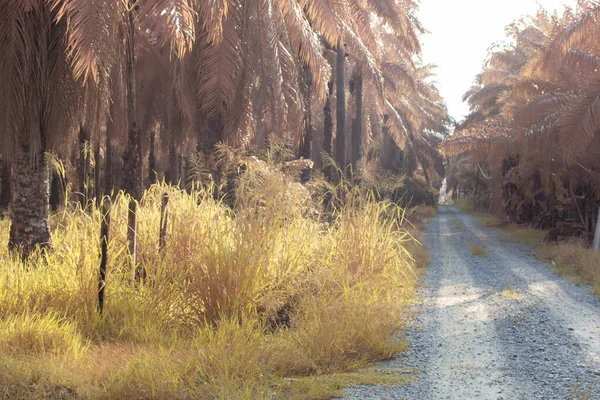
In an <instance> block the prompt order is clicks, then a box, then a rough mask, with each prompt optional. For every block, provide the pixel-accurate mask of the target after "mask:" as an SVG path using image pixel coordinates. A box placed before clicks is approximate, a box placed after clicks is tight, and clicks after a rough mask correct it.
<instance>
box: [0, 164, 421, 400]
mask: <svg viewBox="0 0 600 400" xmlns="http://www.w3.org/2000/svg"><path fill="white" fill-rule="evenodd" d="M259 175H260V176H259V177H257V175H254V176H253V175H252V174H249V175H248V176H247V177H246V178H245V179H248V181H243V182H241V184H242V185H244V186H243V190H246V191H249V190H252V189H251V188H252V187H253V185H254V187H259V188H261V190H264V189H265V188H266V189H268V190H269V191H272V192H273V193H271V194H269V193H264V195H263V196H261V197H259V196H256V197H254V203H250V202H248V201H246V202H244V203H240V204H238V205H237V207H236V209H235V210H234V211H232V210H229V209H228V208H226V207H224V206H223V205H221V204H220V203H218V202H215V201H214V200H212V196H210V195H208V194H206V193H199V194H193V195H190V194H187V193H185V192H182V191H178V190H174V189H173V188H170V187H167V186H161V185H157V186H154V187H152V188H151V189H150V191H148V193H146V195H145V197H144V199H143V200H142V201H141V204H140V208H139V209H140V212H139V216H138V219H139V225H138V246H139V254H138V260H139V263H140V265H141V266H142V267H144V268H145V270H146V272H147V274H148V277H147V280H146V282H145V283H144V284H141V283H135V282H133V281H132V271H131V270H130V269H129V267H128V256H127V252H126V248H127V240H126V224H125V220H126V215H127V213H126V210H127V204H128V199H127V198H126V197H124V196H120V197H118V198H117V199H116V200H115V201H114V204H113V208H112V214H111V218H112V222H113V223H112V226H111V240H110V243H109V249H110V259H109V264H108V276H107V285H106V303H105V309H104V313H103V315H99V314H98V312H97V306H96V301H97V300H96V299H97V288H98V283H97V275H98V263H99V255H98V254H99V238H98V233H99V226H100V218H101V216H100V213H99V212H98V210H96V209H90V210H87V212H86V213H84V212H82V211H81V210H79V209H67V210H64V211H62V212H60V213H59V214H57V215H54V216H53V217H52V220H51V225H52V230H53V241H54V242H53V244H54V250H52V251H50V252H49V253H48V254H47V255H46V257H45V259H44V258H43V257H42V256H40V255H34V256H33V258H31V259H30V260H29V262H27V263H25V264H23V263H22V262H21V261H20V260H19V259H17V258H15V257H13V256H12V255H10V254H9V252H8V250H7V248H6V243H7V239H8V237H7V235H8V223H7V222H6V221H3V222H0V224H2V229H1V230H0V243H1V244H2V245H1V247H0V262H1V263H2V266H3V267H2V268H1V269H0V321H1V322H0V397H2V398H11V399H13V398H15V399H17V398H22V399H38V398H40V399H41V398H65V399H69V398H98V399H104V398H106V399H114V398H138V399H164V398H170V399H181V398H197V399H214V398H220V399H256V398H314V399H321V398H322V399H326V398H329V397H331V396H333V395H335V394H336V393H339V390H340V387H341V386H343V385H345V384H349V383H360V382H367V383H368V382H373V381H378V382H388V383H391V382H395V383H398V382H399V380H398V378H395V377H392V378H391V377H389V376H385V375H381V374H374V373H373V372H372V371H369V370H366V371H362V372H352V371H356V370H357V369H358V368H362V367H365V366H367V365H369V364H370V363H372V362H373V361H376V360H382V359H387V358H390V357H392V356H393V355H394V354H395V353H396V352H398V351H400V350H402V349H403V348H404V347H405V343H403V342H402V341H398V340H395V339H393V334H394V333H396V332H398V331H399V330H400V329H401V328H402V327H403V323H404V321H405V320H406V318H404V317H405V313H406V312H407V311H406V310H407V307H406V305H407V304H408V303H410V302H411V300H412V298H413V296H414V287H415V284H416V282H417V280H418V271H419V269H420V268H421V267H423V266H424V265H425V264H426V263H427V254H426V250H425V249H424V248H423V246H421V245H419V244H418V243H416V242H415V241H414V240H413V238H412V235H411V234H410V233H409V232H408V231H406V230H404V229H403V228H400V229H399V216H401V215H403V213H402V212H401V210H398V209H396V208H395V206H393V205H390V204H386V203H376V202H373V201H369V200H367V199H365V198H364V197H362V196H359V195H357V194H353V193H348V196H347V201H346V203H345V206H344V207H343V208H341V209H340V211H339V213H338V214H337V217H336V219H335V221H334V222H333V223H331V224H322V223H321V222H319V220H318V218H314V217H312V216H311V213H312V212H313V211H312V210H313V209H314V208H316V207H311V206H309V207H307V204H306V201H307V200H306V199H307V196H306V194H305V192H304V191H303V188H302V187H301V186H298V185H297V184H296V183H294V182H293V181H291V180H289V179H287V178H282V177H281V176H276V177H275V176H270V175H269V174H268V171H267V172H265V171H262V172H261V173H260V174H259ZM258 178H260V180H259V181H260V182H261V184H260V185H257V181H252V180H253V179H255V180H257V179H258ZM165 191H167V192H169V194H170V204H171V216H172V220H171V224H170V231H169V241H168V244H167V248H166V250H165V252H164V253H163V254H159V252H158V231H159V229H158V228H159V221H160V202H161V195H162V193H163V192H165ZM246 198H247V199H248V198H252V197H251V195H250V194H249V193H248V192H246ZM298 198H302V201H298ZM286 204H289V205H290V206H289V207H286V206H285V205H286ZM411 229H413V228H411ZM413 233H414V232H413ZM278 324H283V325H284V327H283V328H277V326H278ZM324 374H325V375H324ZM400 380H402V379H400ZM304 394H305V395H304Z"/></svg>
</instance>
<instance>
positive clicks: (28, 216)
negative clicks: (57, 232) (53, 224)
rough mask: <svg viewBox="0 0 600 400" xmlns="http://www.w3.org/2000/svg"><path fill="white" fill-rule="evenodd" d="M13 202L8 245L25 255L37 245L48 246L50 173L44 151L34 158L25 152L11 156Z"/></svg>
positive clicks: (49, 241) (49, 243)
mask: <svg viewBox="0 0 600 400" xmlns="http://www.w3.org/2000/svg"><path fill="white" fill-rule="evenodd" d="M13 166H14V174H13V176H12V178H13V179H12V181H13V182H12V184H13V185H12V202H11V205H10V217H11V220H12V223H11V226H10V236H9V241H8V247H9V249H11V250H20V251H22V255H23V256H24V257H26V256H27V255H29V253H31V251H32V250H33V249H35V247H36V246H38V245H42V246H50V245H51V239H50V230H49V228H48V213H49V202H48V196H49V186H50V185H49V173H48V162H47V160H46V157H45V156H44V153H43V152H40V153H39V154H37V157H36V159H35V160H33V158H32V154H31V153H30V152H28V151H26V152H22V153H20V154H17V155H16V156H15V157H14V158H13Z"/></svg>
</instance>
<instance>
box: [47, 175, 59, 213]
mask: <svg viewBox="0 0 600 400" xmlns="http://www.w3.org/2000/svg"><path fill="white" fill-rule="evenodd" d="M49 202H50V210H52V211H53V212H54V211H56V210H58V206H59V205H60V176H59V175H58V174H57V173H56V172H51V173H50V200H49Z"/></svg>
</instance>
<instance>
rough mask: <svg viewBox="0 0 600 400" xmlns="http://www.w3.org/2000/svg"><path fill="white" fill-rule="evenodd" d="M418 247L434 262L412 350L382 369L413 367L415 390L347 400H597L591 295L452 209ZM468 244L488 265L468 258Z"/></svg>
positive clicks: (595, 316) (380, 390)
mask: <svg viewBox="0 0 600 400" xmlns="http://www.w3.org/2000/svg"><path fill="white" fill-rule="evenodd" d="M457 226H460V227H461V228H462V230H461V229H457ZM422 240H423V242H424V244H425V245H426V246H427V247H428V249H429V252H430V256H431V259H432V260H433V261H432V263H431V265H430V266H429V268H428V271H427V273H426V274H425V276H424V278H423V286H422V288H421V289H420V294H419V298H420V301H419V304H418V305H417V307H419V309H418V312H417V313H416V314H415V317H414V321H412V322H411V324H410V328H409V330H408V331H407V332H406V336H407V340H408V341H409V342H410V346H409V348H408V349H407V351H406V352H404V353H402V354H399V355H398V356H397V357H396V358H395V359H393V360H391V361H389V362H386V363H382V364H381V365H380V366H379V368H380V369H381V370H382V372H385V370H386V369H389V370H390V371H392V373H393V371H397V370H401V369H404V370H406V369H407V368H414V369H415V370H416V371H418V372H416V374H415V375H416V376H415V379H414V382H413V383H411V384H407V385H403V386H397V387H386V386H380V385H360V386H356V387H353V388H350V389H348V390H347V391H346V398H349V399H364V400H369V399H410V400H437V399H452V400H468V399H478V400H479V399H494V400H499V399H507V400H508V399H522V400H532V399H536V400H537V399H540V400H541V399H543V400H552V399H561V400H563V399H584V398H585V399H598V400H600V390H598V389H599V387H598V384H599V383H600V302H599V301H598V299H597V298H596V297H595V296H594V295H593V294H591V293H590V291H589V288H586V287H580V286H576V285H575V284H573V283H570V282H567V281H565V280H564V279H563V278H562V277H560V276H558V275H557V274H555V273H554V272H553V271H552V270H551V269H550V268H548V267H547V266H546V265H544V264H543V263H542V262H540V261H539V260H537V259H536V258H535V257H534V256H533V254H532V248H531V247H529V246H527V245H524V244H520V243H513V242H509V241H506V240H503V235H502V233H501V232H500V231H498V230H494V229H490V228H486V227H482V226H480V225H479V224H478V223H477V222H476V221H475V220H474V219H473V218H472V217H471V216H469V215H468V214H466V213H464V212H460V211H458V210H456V209H455V208H453V207H450V206H440V209H439V213H438V216H437V217H436V218H434V219H433V220H432V221H431V222H430V223H429V225H428V228H427V230H426V231H425V232H424V234H423V235H422ZM473 244H475V245H479V246H482V247H484V248H485V249H486V251H487V256H486V257H481V256H476V255H473V254H472V253H471V251H470V246H471V245H473ZM599 268H600V266H599ZM586 391H587V392H588V393H589V397H584V394H585V392H586Z"/></svg>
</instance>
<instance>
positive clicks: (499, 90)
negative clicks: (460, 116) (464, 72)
mask: <svg viewBox="0 0 600 400" xmlns="http://www.w3.org/2000/svg"><path fill="white" fill-rule="evenodd" d="M599 16H600V4H598V3H597V2H595V1H580V2H579V5H578V7H577V9H576V10H571V9H566V10H565V11H564V12H563V13H562V14H554V15H549V14H547V13H545V12H539V13H538V14H537V15H535V16H532V17H528V18H523V19H522V20H520V21H517V22H515V23H513V24H512V25H510V26H508V27H507V34H508V36H509V37H510V38H511V40H512V43H509V44H497V45H496V46H495V47H493V48H492V50H491V52H490V55H489V57H488V58H487V60H486V62H485V64H484V69H483V71H482V72H481V73H480V74H479V75H478V76H477V79H476V83H475V85H474V86H473V87H472V88H471V90H469V92H467V93H466V94H465V97H464V98H465V100H468V102H469V104H470V106H471V114H470V115H469V116H468V117H467V119H466V120H465V121H464V122H463V123H462V124H461V126H459V127H458V129H457V134H456V135H454V136H453V137H452V138H451V139H450V140H449V141H447V142H446V143H445V150H446V152H447V153H448V154H449V155H455V156H456V157H454V159H455V162H453V163H452V164H453V165H452V167H451V169H450V171H449V175H448V184H449V187H450V188H453V189H454V191H455V192H458V191H462V192H468V193H471V194H473V192H475V198H474V199H472V200H473V201H475V202H476V203H477V204H478V205H479V206H481V207H485V208H488V204H489V208H490V209H491V208H492V207H493V206H495V207H496V209H497V210H498V211H500V210H502V214H503V215H506V217H507V218H509V219H510V220H512V221H517V222H528V223H531V222H532V223H533V224H534V225H535V226H536V227H552V226H554V225H555V224H556V222H557V221H560V220H563V219H572V220H575V221H576V223H577V224H581V226H582V227H583V229H582V230H584V231H586V232H593V231H594V227H595V225H596V216H597V215H598V204H599V201H600V174H599V171H600V164H599V163H598V160H599V158H598V153H597V149H598V146H599V145H600V135H598V132H599V131H600V130H599V128H600V118H599V115H600V114H599V112H600V100H599V98H600V97H599V95H600V87H599V86H598V82H599V81H598V67H599V66H600V47H598V44H599V43H600V40H599V39H600V23H599V20H598V18H599ZM477 164H479V167H478V168H473V166H474V165H477ZM488 175H489V176H488ZM461 188H462V190H461ZM477 191H479V193H477ZM492 193H493V194H492ZM490 194H491V195H492V200H491V204H490ZM578 226H579V225H578ZM599 239H600V237H599Z"/></svg>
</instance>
